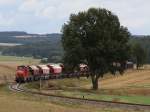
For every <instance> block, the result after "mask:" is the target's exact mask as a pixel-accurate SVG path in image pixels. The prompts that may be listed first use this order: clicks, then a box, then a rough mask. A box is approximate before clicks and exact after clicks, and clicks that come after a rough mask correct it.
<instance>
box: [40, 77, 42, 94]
mask: <svg viewBox="0 0 150 112" xmlns="http://www.w3.org/2000/svg"><path fill="white" fill-rule="evenodd" d="M41 87H42V80H41V76H40V92H41Z"/></svg>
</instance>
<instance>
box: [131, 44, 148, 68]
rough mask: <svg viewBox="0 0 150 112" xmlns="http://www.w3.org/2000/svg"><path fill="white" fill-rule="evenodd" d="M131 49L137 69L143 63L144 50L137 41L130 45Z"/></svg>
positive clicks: (144, 58)
mask: <svg viewBox="0 0 150 112" xmlns="http://www.w3.org/2000/svg"><path fill="white" fill-rule="evenodd" d="M132 50H133V59H134V60H135V62H136V68H137V69H139V67H141V66H143V64H144V63H145V60H146V51H145V50H144V48H143V47H142V46H141V45H140V44H139V43H135V44H134V45H133V47H132Z"/></svg>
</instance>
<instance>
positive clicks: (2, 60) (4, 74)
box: [0, 56, 40, 83]
mask: <svg viewBox="0 0 150 112" xmlns="http://www.w3.org/2000/svg"><path fill="white" fill-rule="evenodd" d="M39 62H40V60H37V59H33V58H25V57H15V56H0V83H4V82H5V81H6V80H7V81H13V80H14V76H15V71H16V67H17V66H19V65H31V64H37V63H39Z"/></svg>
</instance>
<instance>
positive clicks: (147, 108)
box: [9, 83, 150, 112]
mask: <svg viewBox="0 0 150 112" xmlns="http://www.w3.org/2000/svg"><path fill="white" fill-rule="evenodd" d="M9 89H10V90H12V91H15V92H24V93H30V94H35V95H41V96H46V97H48V98H49V99H50V100H52V101H53V100H57V101H64V102H67V103H79V104H81V103H82V104H90V105H94V106H98V107H106V108H107V107H109V108H121V109H125V110H134V111H142V112H150V105H144V104H132V103H123V102H113V101H103V100H89V99H84V98H74V97H66V96H58V95H51V94H47V93H41V92H35V91H31V90H27V89H23V88H21V87H20V85H19V84H15V83H13V84H10V85H9Z"/></svg>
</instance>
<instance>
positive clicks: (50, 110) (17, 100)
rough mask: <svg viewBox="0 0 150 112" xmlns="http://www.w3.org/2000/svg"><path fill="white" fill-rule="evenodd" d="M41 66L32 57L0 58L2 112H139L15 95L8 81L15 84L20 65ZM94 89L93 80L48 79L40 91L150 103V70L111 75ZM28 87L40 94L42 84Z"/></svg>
mask: <svg viewBox="0 0 150 112" xmlns="http://www.w3.org/2000/svg"><path fill="white" fill-rule="evenodd" d="M38 63H40V60H37V59H33V58H25V57H15V56H0V77H1V78H0V112H10V111H11V112H26V111H29V112H60V110H61V111H62V112H140V111H139V110H128V109H127V110H121V109H118V108H115V107H114V108H110V107H95V106H94V105H84V104H76V103H66V102H63V101H50V99H48V98H46V97H42V96H36V95H31V94H23V93H15V92H12V91H10V90H9V89H8V86H7V85H6V82H7V81H9V82H12V81H14V76H15V71H16V67H17V66H18V65H22V64H25V65H31V64H38ZM5 79H6V80H5ZM91 86H92V85H91V79H90V78H89V79H87V78H80V79H77V78H69V79H61V80H48V81H42V90H41V92H45V93H49V94H56V95H63V96H71V97H72V96H73V97H79V98H81V97H83V96H84V97H85V98H87V99H97V100H107V101H118V102H130V103H140V104H150V70H148V69H147V70H128V71H126V72H125V74H124V75H123V76H121V75H116V76H112V75H110V74H108V75H107V76H105V77H104V78H103V79H100V80H99V90H97V91H93V90H92V89H91ZM25 87H26V88H28V89H32V90H34V91H39V82H34V83H28V84H25ZM8 99H9V100H8ZM145 112H148V111H145Z"/></svg>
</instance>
